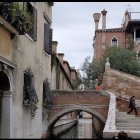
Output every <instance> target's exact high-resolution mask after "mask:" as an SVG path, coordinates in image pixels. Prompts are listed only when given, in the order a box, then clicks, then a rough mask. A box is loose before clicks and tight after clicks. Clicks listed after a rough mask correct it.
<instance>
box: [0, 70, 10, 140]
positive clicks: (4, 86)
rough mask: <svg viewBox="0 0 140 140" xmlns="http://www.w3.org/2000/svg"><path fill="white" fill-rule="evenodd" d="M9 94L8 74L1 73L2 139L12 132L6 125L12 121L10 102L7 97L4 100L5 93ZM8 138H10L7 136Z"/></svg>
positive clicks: (0, 116)
mask: <svg viewBox="0 0 140 140" xmlns="http://www.w3.org/2000/svg"><path fill="white" fill-rule="evenodd" d="M7 92H8V93H9V92H10V82H9V79H8V76H7V74H6V73H5V72H4V71H0V138H4V137H5V136H6V135H7V134H8V133H9V131H10V130H6V129H7V128H8V127H9V126H6V125H7V124H8V123H9V121H10V120H9V116H8V115H9V112H10V108H9V104H10V102H9V99H8V98H7V96H6V98H4V96H5V93H7ZM7 109H8V110H7ZM7 120H8V121H7ZM9 125H10V124H9ZM5 128H6V129H5ZM4 129H5V132H4ZM7 132H8V133H7ZM7 137H9V136H8V135H7Z"/></svg>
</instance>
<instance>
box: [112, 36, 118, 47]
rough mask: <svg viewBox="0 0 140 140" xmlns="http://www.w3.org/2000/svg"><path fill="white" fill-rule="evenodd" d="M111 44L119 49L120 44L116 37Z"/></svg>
mask: <svg viewBox="0 0 140 140" xmlns="http://www.w3.org/2000/svg"><path fill="white" fill-rule="evenodd" d="M111 44H112V46H113V47H115V46H116V47H117V46H118V45H117V44H118V40H117V38H116V37H113V38H112V41H111Z"/></svg>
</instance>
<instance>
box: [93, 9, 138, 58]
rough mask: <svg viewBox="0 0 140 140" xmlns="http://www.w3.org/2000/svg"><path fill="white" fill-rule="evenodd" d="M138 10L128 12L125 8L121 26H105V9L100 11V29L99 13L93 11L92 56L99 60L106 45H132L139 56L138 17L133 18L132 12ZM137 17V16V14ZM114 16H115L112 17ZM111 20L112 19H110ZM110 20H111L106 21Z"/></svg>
mask: <svg viewBox="0 0 140 140" xmlns="http://www.w3.org/2000/svg"><path fill="white" fill-rule="evenodd" d="M138 13H140V12H128V10H126V12H125V15H124V20H123V23H122V25H121V27H118V28H109V29H107V28H106V15H107V11H106V10H103V11H101V14H102V29H99V28H98V24H99V21H100V17H101V14H100V13H94V14H93V18H94V21H95V36H94V39H93V48H94V58H93V59H97V60H99V59H100V58H101V56H102V55H103V52H104V50H105V49H106V48H107V47H122V48H124V47H128V45H130V44H131V45H134V46H135V48H134V49H135V51H136V54H137V55H136V56H137V57H140V18H138V19H133V18H132V15H133V14H138ZM137 17H139V16H137ZM114 18H115V17H114ZM112 21H113V19H112ZM108 22H111V21H108Z"/></svg>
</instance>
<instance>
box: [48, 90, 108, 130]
mask: <svg viewBox="0 0 140 140" xmlns="http://www.w3.org/2000/svg"><path fill="white" fill-rule="evenodd" d="M51 96H52V103H53V105H52V107H51V108H50V110H49V113H48V120H49V124H48V129H47V130H48V131H50V132H51V131H52V129H53V127H54V125H55V123H56V122H57V121H58V120H59V119H60V118H61V117H62V116H64V115H66V114H68V113H70V112H73V111H85V112H87V113H89V114H91V115H93V116H94V117H95V118H96V119H97V120H98V121H99V122H100V123H102V124H103V125H105V122H106V119H107V115H108V108H109V101H110V96H109V95H108V94H105V92H101V91H95V90H92V91H75V90H74V91H64V90H63V91H60V90H59V91H57V90H55V91H51Z"/></svg>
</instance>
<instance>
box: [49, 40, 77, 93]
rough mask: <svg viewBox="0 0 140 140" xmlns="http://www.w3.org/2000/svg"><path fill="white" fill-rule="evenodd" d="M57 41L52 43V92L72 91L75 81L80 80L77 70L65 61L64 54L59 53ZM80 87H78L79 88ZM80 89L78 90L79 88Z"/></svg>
mask: <svg viewBox="0 0 140 140" xmlns="http://www.w3.org/2000/svg"><path fill="white" fill-rule="evenodd" d="M57 44H58V42H57V41H53V42H52V73H51V74H52V76H51V77H52V80H51V81H52V82H51V89H52V90H72V89H73V88H74V85H73V83H72V81H73V80H77V79H79V77H78V74H77V71H76V69H75V68H72V67H70V65H69V63H68V61H66V60H64V53H57V47H58V46H57ZM77 87H78V86H77ZM77 89H78V88H77Z"/></svg>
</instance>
